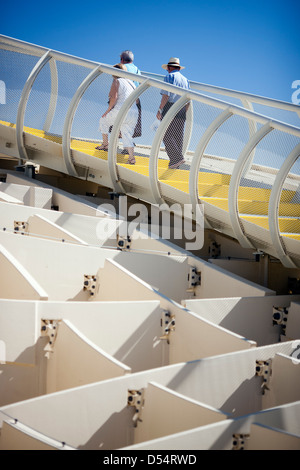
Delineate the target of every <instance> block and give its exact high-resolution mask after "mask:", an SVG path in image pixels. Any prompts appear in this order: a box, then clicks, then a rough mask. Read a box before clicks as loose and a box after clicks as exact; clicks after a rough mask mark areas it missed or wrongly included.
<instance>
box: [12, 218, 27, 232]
mask: <svg viewBox="0 0 300 470" xmlns="http://www.w3.org/2000/svg"><path fill="white" fill-rule="evenodd" d="M14 233H20V234H21V235H28V222H20V221H18V220H15V221H14Z"/></svg>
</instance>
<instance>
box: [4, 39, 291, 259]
mask: <svg viewBox="0 0 300 470" xmlns="http://www.w3.org/2000/svg"><path fill="white" fill-rule="evenodd" d="M0 60H1V69H0V70H1V72H0V73H1V74H2V76H0V80H1V81H2V83H4V84H5V86H6V102H5V104H2V105H1V104H0V112H1V114H0V119H1V121H5V122H6V123H7V122H8V123H11V124H13V125H15V131H16V142H17V150H18V157H19V159H20V161H21V162H24V161H27V160H29V159H30V155H29V154H28V148H27V144H26V138H25V136H26V133H25V128H28V127H29V128H34V129H40V130H42V131H44V133H47V134H48V135H50V136H51V135H52V136H59V137H60V138H61V141H60V143H61V145H62V156H63V161H64V164H65V171H66V173H68V174H70V175H72V176H75V177H81V175H80V174H79V172H78V168H79V166H82V163H81V164H80V165H79V164H78V161H76V157H74V154H75V153H74V148H73V144H72V142H73V140H74V136H76V138H78V139H79V140H80V141H81V142H89V143H93V142H96V141H98V140H99V138H100V134H99V131H98V128H97V122H98V121H99V117H100V116H101V115H102V113H103V111H104V110H105V109H106V106H107V104H106V103H107V96H108V91H109V88H110V83H111V77H112V75H118V76H120V77H125V78H130V79H132V78H133V75H132V74H130V73H128V72H125V71H123V70H116V69H115V68H113V67H111V66H109V65H105V64H100V63H96V62H93V61H88V60H85V59H80V58H77V57H73V56H69V55H67V54H63V53H61V52H57V51H52V50H48V49H46V48H43V47H40V46H35V45H32V44H28V43H24V42H22V41H18V40H15V39H12V38H8V37H5V36H0ZM134 79H135V81H138V82H139V83H140V85H139V86H138V87H137V88H136V90H134V92H133V93H132V94H131V95H130V96H129V98H128V99H127V100H126V101H125V103H124V105H123V107H122V108H121V110H120V112H119V115H118V118H117V121H116V122H115V124H114V126H113V129H112V132H111V136H110V144H109V150H108V152H107V156H106V155H105V157H103V156H101V155H99V154H97V153H96V152H95V150H94V148H95V147H93V150H92V151H90V150H89V152H90V153H89V152H88V151H87V150H83V151H85V152H86V153H88V154H89V155H91V156H93V157H97V158H105V159H107V166H108V174H109V180H110V181H109V186H110V187H111V188H113V189H114V190H115V191H116V192H119V193H121V192H122V193H126V192H127V191H128V178H129V177H126V180H124V179H123V180H122V177H120V159H119V153H118V144H119V133H120V127H121V124H122V121H123V120H124V118H125V116H126V114H127V112H128V110H129V108H130V107H131V106H132V105H133V104H134V102H135V101H136V100H137V98H140V99H141V102H142V108H143V128H144V130H143V135H142V137H141V138H138V139H137V144H136V150H139V151H142V155H143V156H145V155H146V156H147V160H146V161H147V166H148V170H147V172H148V173H147V172H146V173H147V176H148V184H149V191H150V194H151V200H150V201H149V202H152V203H155V204H161V203H164V202H166V200H168V197H169V196H168V191H166V185H168V187H176V184H177V183H176V184H175V182H176V181H177V182H178V181H179V180H178V178H179V177H178V176H176V175H174V172H170V174H168V175H167V176H166V171H165V170H166V167H165V166H164V167H163V168H164V171H162V165H164V164H165V161H166V159H167V155H166V153H165V151H164V148H163V146H162V141H163V137H164V134H165V132H166V130H167V128H168V126H169V124H170V123H171V121H172V120H173V118H174V116H175V115H176V113H177V112H178V111H179V110H180V109H181V108H182V107H183V106H186V105H187V103H190V106H189V109H188V113H187V121H186V126H185V140H184V152H185V155H186V157H185V158H186V162H187V165H186V166H185V167H184V171H185V174H187V175H188V176H186V175H185V176H182V178H183V179H182V181H181V185H179V186H180V187H179V186H177V187H176V188H177V189H176V191H177V192H175V193H174V194H175V195H179V196H180V197H181V194H182V193H183V192H184V193H185V194H186V195H187V198H184V197H183V199H182V200H181V202H182V201H185V202H189V203H191V205H192V207H193V211H194V214H195V213H196V211H197V206H198V205H199V202H203V203H204V204H205V219H206V223H207V226H208V227H211V228H213V229H217V230H221V231H224V232H225V233H228V234H229V235H232V236H233V237H234V238H236V239H237V240H238V241H239V242H240V244H241V245H242V246H244V247H246V248H251V249H252V248H253V249H259V250H262V251H265V252H267V253H271V254H275V256H276V257H278V258H279V259H280V260H281V261H282V263H283V264H284V265H285V266H287V267H291V268H293V267H299V266H300V229H299V224H300V210H299V208H300V192H299V188H300V171H299V161H300V159H299V155H300V128H299V127H298V126H295V125H292V124H288V123H286V122H282V121H279V120H276V119H270V118H269V117H267V116H266V115H264V114H260V113H258V112H255V111H253V109H252V108H253V103H258V104H260V105H264V106H266V107H269V106H271V107H273V108H276V109H277V110H281V111H288V112H291V113H293V114H295V115H296V116H297V119H298V116H299V106H296V105H294V104H290V103H285V102H280V101H276V100H270V99H268V98H262V97H257V96H254V95H250V94H246V93H239V92H236V91H233V90H226V89H222V88H217V87H212V86H208V85H203V84H199V83H196V82H191V90H188V91H187V90H183V89H181V88H176V87H174V86H172V85H169V84H167V83H164V82H163V81H162V77H161V76H159V75H157V76H155V75H154V74H150V73H144V74H142V75H140V76H134ZM161 90H166V91H171V92H174V90H176V93H177V94H178V95H179V96H180V99H179V100H178V101H177V102H176V104H175V105H174V106H173V107H172V108H171V109H170V110H169V111H168V113H167V114H166V116H165V117H164V119H163V120H162V121H161V124H160V126H159V127H158V130H157V131H156V133H154V132H152V131H151V130H150V127H151V126H150V125H151V123H152V122H153V120H154V119H155V116H156V112H157V109H158V107H159V103H160V91H161ZM199 90H201V91H205V92H210V93H217V94H221V95H222V96H223V95H225V96H226V97H228V100H221V99H217V98H216V97H212V96H208V95H204V94H203V93H200V92H199ZM230 98H234V99H236V98H237V99H239V100H240V101H241V104H242V106H240V105H237V104H234V103H232V102H229V101H230ZM72 139H73V140H72ZM86 145H87V146H88V144H86ZM89 148H92V147H89ZM144 162H145V159H143V164H141V171H143V172H144V173H143V174H146V173H145V171H146V170H145V168H144V167H145V163H144ZM78 165H79V166H78ZM87 166H89V165H87ZM129 170H131V171H132V173H134V171H136V170H135V169H133V168H130V169H129V168H128V171H129ZM179 171H180V170H179ZM179 174H180V175H181V173H178V175H179ZM216 175H221V176H222V177H223V178H221V179H220V181H222V183H218V184H216V183H213V181H214V180H213V176H216ZM184 178H185V180H184ZM87 179H88V176H87ZM129 179H130V178H129ZM136 181H137V180H136V179H135V184H137V185H138V184H139V183H138V182H136ZM174 185H175V186H174ZM221 186H224V187H223V188H222V187H221ZM223 189H224V190H225V189H226V191H227V192H226V191H225V192H226V194H225V193H224V191H223V192H222V190H223ZM178 191H180V193H178ZM261 197H263V198H264V199H260V198H261ZM172 198H173V195H172V197H171V199H172ZM169 200H170V197H169ZM265 232H267V235H266V234H265Z"/></svg>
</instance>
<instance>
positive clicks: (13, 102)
mask: <svg viewBox="0 0 300 470" xmlns="http://www.w3.org/2000/svg"><path fill="white" fill-rule="evenodd" d="M38 60H39V57H35V56H31V55H26V54H22V53H18V52H13V51H5V50H2V49H0V70H1V80H2V81H3V82H4V83H5V88H6V100H5V105H2V106H0V120H2V121H6V122H10V123H15V122H16V119H17V112H18V106H19V101H20V98H21V95H22V90H23V87H24V85H25V83H26V80H27V78H28V76H29V74H30V72H31V70H32V69H33V67H34V66H35V64H36V63H37V61H38Z"/></svg>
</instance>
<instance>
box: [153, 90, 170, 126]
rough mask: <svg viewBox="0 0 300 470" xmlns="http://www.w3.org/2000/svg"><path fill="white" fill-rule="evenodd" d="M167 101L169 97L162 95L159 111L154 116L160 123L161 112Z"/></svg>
mask: <svg viewBox="0 0 300 470" xmlns="http://www.w3.org/2000/svg"><path fill="white" fill-rule="evenodd" d="M168 101H169V96H168V95H162V97H161V102H160V106H159V110H158V111H157V114H156V117H157V119H159V120H160V121H161V119H162V116H161V113H162V110H163V108H164V107H165V105H166V104H167V102H168Z"/></svg>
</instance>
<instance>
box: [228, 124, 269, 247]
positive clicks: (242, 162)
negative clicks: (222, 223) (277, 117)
mask: <svg viewBox="0 0 300 470" xmlns="http://www.w3.org/2000/svg"><path fill="white" fill-rule="evenodd" d="M272 130H273V127H272V126H271V123H270V122H267V123H266V124H265V125H264V126H263V127H262V128H261V129H260V130H259V131H258V132H256V134H254V135H253V136H252V137H251V138H250V140H249V141H248V143H247V144H246V145H245V147H244V148H243V150H242V152H241V154H240V156H239V158H238V159H237V161H236V164H235V165H234V168H233V172H232V176H231V179H230V184H229V191H228V210H229V216H230V220H231V225H232V229H233V232H234V234H235V236H236V238H237V240H238V241H239V242H240V244H241V246H243V247H244V248H255V247H254V246H253V244H252V243H251V242H250V240H249V239H248V238H247V237H246V235H245V234H244V231H243V228H242V226H241V221H240V218H239V208H238V189H239V184H240V180H241V177H242V173H243V171H244V169H245V168H246V165H247V164H248V160H249V159H250V157H251V153H252V152H253V150H254V149H255V147H256V146H257V144H258V143H259V142H260V141H261V140H262V139H263V138H264V137H265V136H266V135H267V134H268V133H269V132H271V131H272Z"/></svg>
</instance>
